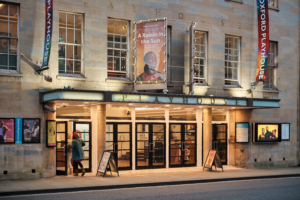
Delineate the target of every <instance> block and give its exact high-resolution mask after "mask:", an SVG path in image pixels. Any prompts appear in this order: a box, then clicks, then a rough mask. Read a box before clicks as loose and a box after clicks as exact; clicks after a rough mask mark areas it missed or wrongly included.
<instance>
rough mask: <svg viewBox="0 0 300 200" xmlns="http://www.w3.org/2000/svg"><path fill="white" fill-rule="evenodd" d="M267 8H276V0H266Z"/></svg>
mask: <svg viewBox="0 0 300 200" xmlns="http://www.w3.org/2000/svg"><path fill="white" fill-rule="evenodd" d="M268 6H269V8H278V0H268Z"/></svg>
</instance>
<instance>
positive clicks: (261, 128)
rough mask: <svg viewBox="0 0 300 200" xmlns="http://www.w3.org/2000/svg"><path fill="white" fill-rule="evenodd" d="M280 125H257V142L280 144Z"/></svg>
mask: <svg viewBox="0 0 300 200" xmlns="http://www.w3.org/2000/svg"><path fill="white" fill-rule="evenodd" d="M279 134H280V133H279V125H278V124H258V125H257V135H256V137H257V141H258V142H279V141H280V140H281V138H279V137H278V135H279Z"/></svg>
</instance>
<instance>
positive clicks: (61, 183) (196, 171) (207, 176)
mask: <svg viewBox="0 0 300 200" xmlns="http://www.w3.org/2000/svg"><path fill="white" fill-rule="evenodd" d="M292 174H298V175H300V167H292V168H282V169H244V168H236V167H232V166H224V172H222V170H221V169H217V171H215V170H213V171H207V170H204V171H203V170H202V168H201V167H187V168H171V169H151V170H135V171H121V172H120V177H118V176H117V174H116V173H113V175H112V176H111V175H110V173H108V176H106V177H102V176H95V173H87V174H86V175H85V176H84V177H80V176H79V177H74V176H55V177H53V178H43V179H36V180H6V181H0V193H3V192H14V191H15V192H17V191H30V190H51V189H66V188H74V190H76V188H83V187H97V186H99V187H101V186H113V185H131V184H145V183H146V184H147V183H160V182H180V181H193V180H217V179H218V180H221V179H224V180H226V179H232V178H243V177H244V178H245V177H262V178H263V177H266V176H278V175H292Z"/></svg>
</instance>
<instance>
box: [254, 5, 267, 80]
mask: <svg viewBox="0 0 300 200" xmlns="http://www.w3.org/2000/svg"><path fill="white" fill-rule="evenodd" d="M256 2H257V25H258V55H257V66H256V82H258V81H266V75H265V68H266V67H267V65H268V53H269V12H268V0H256Z"/></svg>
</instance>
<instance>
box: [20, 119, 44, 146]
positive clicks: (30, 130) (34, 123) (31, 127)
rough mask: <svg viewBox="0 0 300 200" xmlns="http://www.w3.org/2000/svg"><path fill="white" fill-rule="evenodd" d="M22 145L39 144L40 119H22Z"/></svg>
mask: <svg viewBox="0 0 300 200" xmlns="http://www.w3.org/2000/svg"><path fill="white" fill-rule="evenodd" d="M22 133H23V137H22V138H23V144H24V143H40V141H41V134H40V119H38V118H34V119H32V118H30V119H26V118H24V119H23V132H22Z"/></svg>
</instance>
